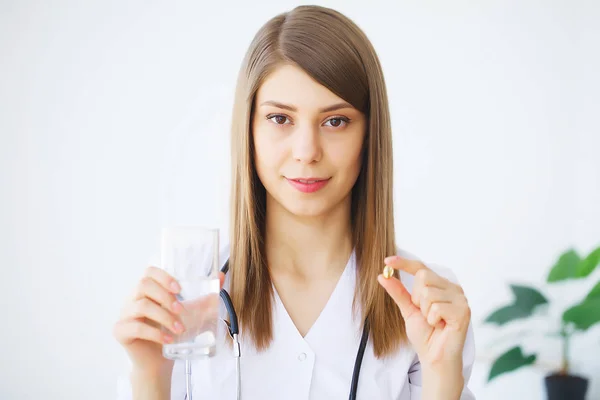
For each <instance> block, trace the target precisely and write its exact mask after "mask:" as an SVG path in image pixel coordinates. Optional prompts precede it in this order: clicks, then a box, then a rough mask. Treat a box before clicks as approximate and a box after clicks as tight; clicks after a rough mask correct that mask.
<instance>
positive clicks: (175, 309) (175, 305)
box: [171, 301, 183, 314]
mask: <svg viewBox="0 0 600 400" xmlns="http://www.w3.org/2000/svg"><path fill="white" fill-rule="evenodd" d="M171 309H172V310H173V312H174V313H176V314H179V313H180V312H181V310H183V306H182V305H181V303H180V302H178V301H176V302H174V303H173V304H172V305H171Z"/></svg>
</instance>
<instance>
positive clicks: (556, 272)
mask: <svg viewBox="0 0 600 400" xmlns="http://www.w3.org/2000/svg"><path fill="white" fill-rule="evenodd" d="M580 263H581V257H579V254H577V252H576V251H575V250H573V249H570V250H567V251H565V252H564V253H563V254H562V255H561V256H560V257H559V259H558V261H557V262H556V264H554V266H553V267H552V269H551V270H550V274H548V279H547V281H548V282H558V281H563V280H565V279H571V278H575V277H577V272H578V267H579V264H580Z"/></svg>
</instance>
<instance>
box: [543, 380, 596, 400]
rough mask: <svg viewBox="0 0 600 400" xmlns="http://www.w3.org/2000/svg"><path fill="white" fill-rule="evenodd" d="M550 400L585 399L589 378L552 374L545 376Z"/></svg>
mask: <svg viewBox="0 0 600 400" xmlns="http://www.w3.org/2000/svg"><path fill="white" fill-rule="evenodd" d="M544 381H545V383H546V394H547V395H548V400H585V393H586V392H587V388H588V380H587V379H586V378H582V377H580V376H574V375H560V374H552V375H548V376H546V378H544Z"/></svg>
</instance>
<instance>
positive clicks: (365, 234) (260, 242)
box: [114, 6, 474, 400]
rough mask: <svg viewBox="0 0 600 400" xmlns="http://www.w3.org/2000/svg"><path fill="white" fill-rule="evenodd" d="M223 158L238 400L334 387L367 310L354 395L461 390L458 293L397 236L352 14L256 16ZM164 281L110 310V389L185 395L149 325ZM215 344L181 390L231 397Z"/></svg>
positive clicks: (172, 313) (341, 390)
mask: <svg viewBox="0 0 600 400" xmlns="http://www.w3.org/2000/svg"><path fill="white" fill-rule="evenodd" d="M232 161H233V168H232V192H231V195H232V202H231V204H232V210H231V237H230V239H231V241H230V246H229V249H228V251H227V255H226V256H227V257H229V259H230V270H229V272H228V274H227V277H226V279H225V281H224V283H223V284H224V286H225V287H226V288H227V289H228V291H229V292H230V293H231V297H232V300H233V303H234V306H235V309H236V310H237V313H238V318H239V322H240V331H241V342H242V355H243V356H242V366H241V370H242V378H241V379H242V384H241V387H242V397H243V398H246V399H262V400H268V399H283V398H285V399H327V398H329V399H343V398H348V395H349V391H350V385H351V380H352V373H353V366H354V362H355V355H356V352H357V349H358V348H359V343H360V338H361V332H362V331H363V328H364V327H365V323H366V322H365V321H368V325H367V328H368V332H369V336H368V339H369V340H368V342H367V346H366V351H365V353H364V357H363V360H362V365H361V369H360V375H359V376H360V380H359V383H358V396H357V398H359V399H401V400H408V399H411V400H414V399H421V398H422V399H443V400H450V399H473V398H474V397H473V395H472V394H471V392H470V391H469V390H468V388H467V385H466V383H467V381H468V378H469V375H470V371H471V367H472V363H473V358H474V343H473V339H472V332H471V328H470V310H469V307H468V304H467V301H466V299H465V296H464V294H463V291H462V290H461V288H460V286H459V285H457V284H456V282H455V280H454V278H453V276H452V274H451V273H450V272H449V271H447V270H444V269H441V268H436V267H433V266H431V265H425V264H423V263H422V262H420V261H418V260H417V259H416V257H414V256H411V255H410V254H408V253H407V252H405V251H403V250H401V249H398V248H396V245H395V237H394V221H393V216H394V212H393V204H392V203H393V202H392V197H393V196H392V195H393V191H392V181H393V179H392V133H391V127H390V119H389V111H388V103H387V95H386V88H385V84H384V79H383V75H382V71H381V68H380V64H379V61H378V58H377V55H376V54H375V51H374V50H373V48H372V46H371V44H370V42H369V40H368V39H367V38H366V37H365V35H364V34H363V32H362V31H361V30H360V29H359V28H358V27H357V26H356V25H355V24H353V23H352V21H350V20H348V19H347V18H346V17H344V16H343V15H341V14H340V13H338V12H335V11H333V10H330V9H326V8H322V7H314V6H310V7H309V6H302V7H298V8H296V9H294V10H292V11H291V12H289V13H285V14H282V15H279V16H276V17H275V18H273V19H271V20H270V21H268V22H267V23H266V24H265V25H264V26H263V27H262V28H261V29H260V31H259V32H258V33H257V35H256V37H255V38H254V40H253V42H252V43H251V45H250V48H249V50H248V52H247V55H246V57H245V60H244V62H243V66H242V69H241V72H240V76H239V80H238V84H237V92H236V99H235V106H234V110H233V125H232ZM384 264H385V265H387V266H389V267H392V268H393V269H394V270H395V271H396V272H395V274H394V276H393V277H391V278H385V277H383V276H382V275H381V271H382V268H383V266H384ZM176 293H177V284H176V282H174V279H173V278H172V277H170V276H168V275H167V274H166V273H165V272H163V271H161V270H160V269H158V268H149V269H148V270H147V273H146V276H145V277H144V278H143V279H142V281H141V283H140V285H139V286H138V289H137V293H136V295H135V296H134V297H133V298H132V299H131V300H129V301H128V303H127V304H126V307H125V308H124V312H123V315H122V317H121V319H120V320H119V321H118V322H117V323H116V325H115V329H114V332H115V336H116V338H117V339H118V341H119V342H120V343H121V344H122V345H123V346H124V348H125V349H126V350H127V352H128V355H129V357H130V359H131V361H132V371H131V374H130V376H129V379H128V381H127V385H126V390H124V393H123V395H122V398H135V399H168V398H172V399H183V398H184V396H185V385H184V382H185V378H184V375H183V374H184V372H183V370H182V367H181V365H179V363H178V362H177V363H175V366H174V365H173V363H172V362H170V361H167V360H165V359H164V358H163V357H162V354H161V346H162V344H163V343H165V342H168V340H169V339H170V338H169V337H168V336H167V337H165V336H162V335H161V333H160V330H159V328H158V327H157V325H164V326H166V327H167V328H169V329H171V330H172V331H174V332H177V328H176V326H177V325H176V322H177V313H178V311H179V309H180V306H179V305H177V302H176V300H175V296H174V295H175V294H176ZM148 300H151V301H148ZM140 304H145V305H146V306H144V307H140V306H139V305H140ZM223 336H224V337H223V338H222V340H223V341H225V340H226V339H225V335H224V334H223ZM217 353H218V354H217V355H216V356H215V357H213V358H209V359H207V360H202V361H199V362H197V363H196V364H194V366H193V368H194V374H193V377H194V388H195V391H196V392H197V393H198V397H202V398H209V399H234V398H235V391H236V380H235V379H236V378H235V365H234V361H233V358H232V354H231V350H230V349H229V350H227V346H223V347H222V348H221V349H220V350H218V351H217Z"/></svg>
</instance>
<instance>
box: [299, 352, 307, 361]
mask: <svg viewBox="0 0 600 400" xmlns="http://www.w3.org/2000/svg"><path fill="white" fill-rule="evenodd" d="M298 360H300V361H304V360H306V353H300V355H298Z"/></svg>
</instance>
